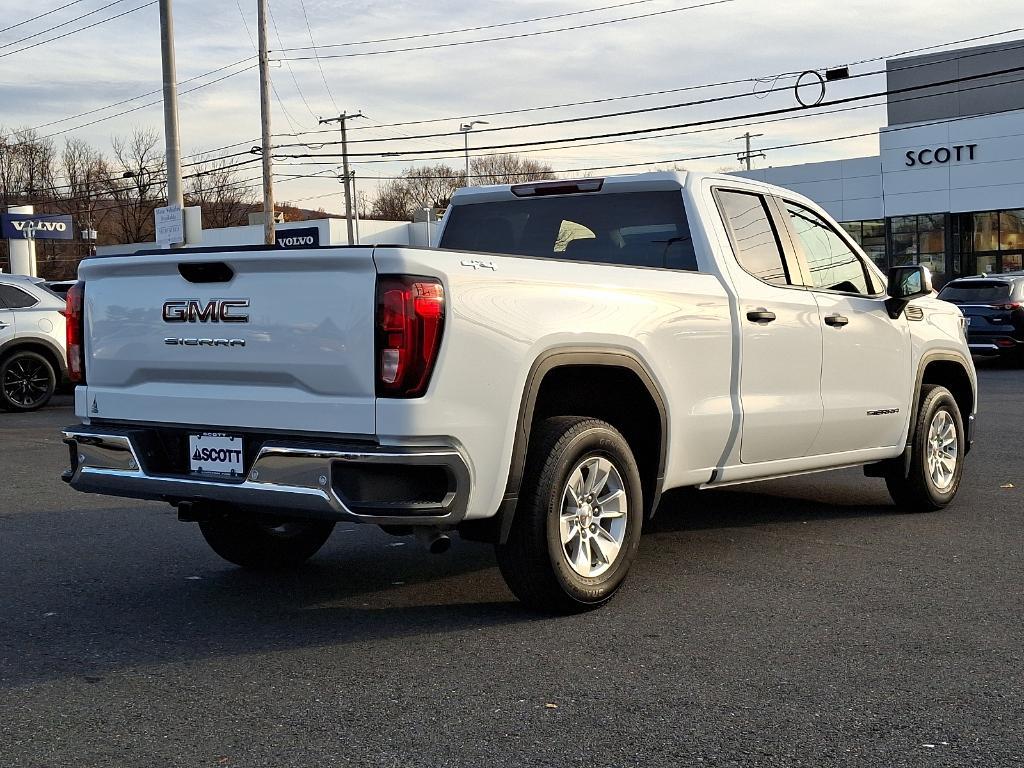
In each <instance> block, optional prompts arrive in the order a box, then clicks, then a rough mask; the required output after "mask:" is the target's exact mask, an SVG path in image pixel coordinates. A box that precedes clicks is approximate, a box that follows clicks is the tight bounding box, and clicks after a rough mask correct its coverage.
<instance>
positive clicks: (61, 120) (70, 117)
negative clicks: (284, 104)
mask: <svg viewBox="0 0 1024 768" xmlns="http://www.w3.org/2000/svg"><path fill="white" fill-rule="evenodd" d="M254 58H255V56H246V57H245V58H244V59H239V60H238V61H233V62H231V63H230V64H225V65H224V66H223V67H217V69H211V70H210V71H209V72H203V73H202V74H199V75H195V76H193V77H190V78H188V79H187V80H179V81H178V85H184V84H185V83H191V82H193V81H194V80H200V79H202V78H204V77H206V76H208V75H215V74H217V73H218V72H223V71H224V70H225V69H230V68H231V67H235V66H238V65H239V64H243V63H245V62H247V61H251V60H252V59H254ZM157 93H161V89H160V88H157V89H156V90H153V91H147V92H146V93H142V94H139V95H138V96H132V97H131V98H128V99H122V100H121V101H115V102H114V103H113V104H106V105H104V106H102V107H96V108H95V109H90V110H88V111H86V112H79V113H78V114H77V115H68V116H67V117H61V118H59V119H57V120H51V121H50V122H48V123H40V124H39V125H36V126H33V127H32V128H29V129H28V130H30V131H38V130H39V129H41V128H49V127H50V126H51V125H58V124H59V123H66V122H67V121H69V120H77V119H78V118H80V117H88V116H89V115H94V114H96V113H97V112H103V111H104V110H106V109H113V108H114V107H120V106H122V105H123V104H128V103H130V102H133V101H138V100H139V99H144V98H146V97H147V96H153V95H155V94H157ZM104 119H108V118H104ZM90 125H91V123H90ZM72 130H74V129H72ZM54 135H56V134H54Z"/></svg>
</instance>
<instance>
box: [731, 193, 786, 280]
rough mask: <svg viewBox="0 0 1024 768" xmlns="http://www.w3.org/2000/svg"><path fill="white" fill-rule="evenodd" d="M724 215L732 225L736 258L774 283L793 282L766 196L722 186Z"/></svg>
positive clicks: (759, 277)
mask: <svg viewBox="0 0 1024 768" xmlns="http://www.w3.org/2000/svg"><path fill="white" fill-rule="evenodd" d="M718 203H719V205H720V206H721V209H722V218H723V219H725V223H726V225H728V227H729V234H730V235H731V237H732V245H733V249H734V250H735V252H736V261H738V262H739V263H740V266H741V267H743V269H744V270H745V271H746V272H749V273H750V274H751V275H753V276H754V277H756V278H757V279H758V280H763V281H764V282H766V283H770V284H771V285H789V284H790V282H791V281H790V279H789V274H788V273H787V271H786V265H785V263H784V262H783V261H782V249H781V248H780V247H779V239H778V237H777V236H776V234H775V227H773V226H772V221H771V217H770V216H769V215H768V209H767V208H766V207H765V201H764V198H762V197H761V196H760V195H756V194H750V193H748V192H733V191H731V190H725V189H720V190H718Z"/></svg>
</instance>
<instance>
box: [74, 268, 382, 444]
mask: <svg viewBox="0 0 1024 768" xmlns="http://www.w3.org/2000/svg"><path fill="white" fill-rule="evenodd" d="M372 254H373V251H372V249H369V248H337V249H333V248H332V249H317V250H309V251H287V252H285V251H281V250H266V251H264V250H245V251H225V252H217V253H190V254H180V255H179V254H175V253H174V252H173V251H168V252H167V253H166V254H162V253H161V254H155V255H141V256H129V257H110V258H102V259H89V260H86V261H85V262H83V263H82V265H81V267H80V269H79V277H80V279H82V280H84V281H85V283H86V289H85V318H86V320H85V322H86V332H85V339H86V344H85V348H86V378H87V386H86V387H80V388H79V391H78V395H77V399H76V410H77V411H78V413H79V415H80V416H83V417H86V418H94V419H118V420H121V419H123V420H131V421H146V422H154V421H156V422H163V423H176V424H193V425H200V426H209V427H217V426H221V425H227V426H230V427H235V428H239V427H249V428H256V429H287V430H289V431H296V430H304V431H311V432H333V433H345V434H363V435H369V434H373V432H374V399H375V396H374V357H373V355H374V353H373V345H374V326H373V323H374V302H375V284H376V272H375V268H374V264H373V256H372ZM197 264H198V265H200V266H198V267H197V266H196V265H197ZM204 264H206V265H216V264H223V265H226V267H227V268H228V270H229V271H228V270H224V269H223V268H221V267H213V268H209V267H207V268H204V267H203V266H201V265H204ZM225 302H226V304H225Z"/></svg>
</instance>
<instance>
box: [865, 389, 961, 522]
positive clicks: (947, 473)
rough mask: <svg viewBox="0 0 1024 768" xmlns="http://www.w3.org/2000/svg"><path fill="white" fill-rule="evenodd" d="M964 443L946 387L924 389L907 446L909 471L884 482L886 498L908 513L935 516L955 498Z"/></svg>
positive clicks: (893, 474)
mask: <svg viewBox="0 0 1024 768" xmlns="http://www.w3.org/2000/svg"><path fill="white" fill-rule="evenodd" d="M965 446H966V440H965V437H964V425H963V420H962V419H961V417H960V409H959V408H958V407H957V404H956V400H954V399H953V395H952V394H950V392H949V390H948V389H946V388H945V387H941V386H937V385H926V386H924V387H923V388H922V392H921V406H920V408H918V413H917V422H916V424H915V426H914V433H913V436H912V438H911V443H910V471H909V472H908V473H907V475H906V476H904V474H903V472H902V467H899V468H897V469H894V470H893V471H892V472H890V473H889V474H888V475H886V478H885V484H886V486H887V487H888V488H889V495H890V496H892V499H893V501H895V502H896V505H897V506H898V507H900V508H901V509H902V510H904V511H907V512H934V511H936V510H939V509H942V508H943V507H945V506H946V505H947V504H949V502H951V501H952V500H953V497H954V496H956V492H957V490H958V489H959V488H960V478H961V476H962V475H963V457H964V448H965Z"/></svg>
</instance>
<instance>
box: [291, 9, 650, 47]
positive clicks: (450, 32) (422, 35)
mask: <svg viewBox="0 0 1024 768" xmlns="http://www.w3.org/2000/svg"><path fill="white" fill-rule="evenodd" d="M656 1H657V0H631V2H626V3H616V4H615V5H605V6H601V7H600V8H586V9H584V10H581V11H570V12H568V13H555V14H551V15H549V16H535V17H533V18H532V19H519V20H518V21H504V22H501V23H500V24H484V25H481V26H477V27H462V28H461V29H449V30H445V31H443V32H420V33H418V34H415V35H399V36H397V37H380V38H377V39H376V40H355V41H352V42H348V43H329V44H327V45H319V46H318V45H316V43H314V44H313V46H312V50H316V49H320V50H323V49H324V48H347V47H349V46H354V45H374V44H377V43H397V42H399V41H402V40H420V39H423V38H426V37H439V36H441V35H457V34H461V33H464V32H482V31H484V30H487V29H499V28H501V27H512V26H517V25H519V24H532V23H534V22H537V21H552V20H553V19H564V18H568V17H569V16H583V15H584V14H588V13H599V12H601V11H610V10H613V9H616V8H625V7H627V6H631V5H646V4H647V3H653V2H656ZM308 50H311V47H310V46H302V47H298V48H281V50H280V51H279V53H281V52H285V51H308Z"/></svg>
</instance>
